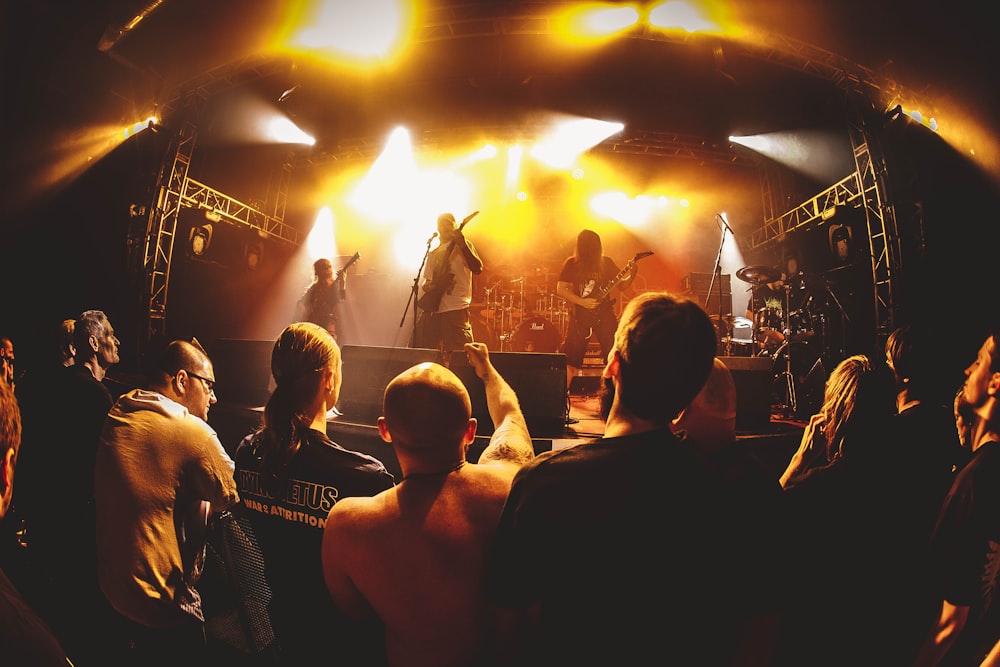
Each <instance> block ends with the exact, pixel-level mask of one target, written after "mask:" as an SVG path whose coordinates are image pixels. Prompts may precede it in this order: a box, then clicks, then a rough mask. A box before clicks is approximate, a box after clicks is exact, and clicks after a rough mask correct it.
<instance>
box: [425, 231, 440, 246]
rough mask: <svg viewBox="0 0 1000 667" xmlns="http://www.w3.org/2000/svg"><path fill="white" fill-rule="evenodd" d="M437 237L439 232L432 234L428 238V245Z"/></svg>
mask: <svg viewBox="0 0 1000 667" xmlns="http://www.w3.org/2000/svg"><path fill="white" fill-rule="evenodd" d="M437 237H438V233H437V232H434V233H433V234H431V237H430V238H429V239H427V245H430V244H431V241H433V240H434V239H436V238H437Z"/></svg>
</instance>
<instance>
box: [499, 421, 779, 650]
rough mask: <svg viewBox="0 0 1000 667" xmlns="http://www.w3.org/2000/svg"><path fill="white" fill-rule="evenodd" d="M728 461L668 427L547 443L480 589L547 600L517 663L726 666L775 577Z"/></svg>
mask: <svg viewBox="0 0 1000 667" xmlns="http://www.w3.org/2000/svg"><path fill="white" fill-rule="evenodd" d="M733 465H736V464H735V463H733ZM723 469H731V468H729V464H723V463H722V462H721V461H720V460H706V459H705V458H704V457H701V456H699V455H698V454H696V453H695V452H694V451H693V448H692V447H691V446H689V445H688V444H686V443H683V442H681V441H679V440H678V439H677V437H676V436H675V435H674V434H673V433H671V432H670V431H669V429H663V430H657V431H652V432H647V433H642V434H637V435H633V436H627V437H620V438H606V439H602V440H599V441H596V442H593V443H584V444H581V445H577V446H575V447H572V448H569V449H564V450H561V451H555V452H546V453H543V454H541V455H539V456H538V457H536V458H535V459H534V460H533V461H531V462H529V463H528V464H526V465H525V466H524V467H523V468H521V470H520V471H519V472H518V474H517V476H516V478H515V479H514V483H513V486H512V488H511V492H510V495H509V497H508V500H507V503H506V505H505V507H504V511H503V514H502V516H501V520H500V524H499V527H498V532H497V536H496V542H495V550H494V553H493V556H492V560H491V563H490V567H489V571H488V574H487V591H488V594H489V596H490V597H491V599H493V600H494V601H495V602H497V603H499V604H500V605H502V606H505V607H511V608H527V607H528V606H530V605H532V604H534V603H536V602H540V603H541V628H540V630H539V632H538V634H537V641H538V643H537V644H536V645H534V646H532V647H531V648H530V649H529V650H528V651H527V653H526V655H525V656H522V657H523V659H524V660H525V661H527V662H531V663H532V664H571V663H574V662H576V663H579V664H623V665H624V664H646V663H648V662H649V660H650V656H657V658H656V662H658V663H660V664H673V663H674V662H676V663H677V664H720V661H721V660H722V657H721V656H722V655H724V654H725V652H726V649H727V648H728V647H729V646H730V642H731V640H732V639H733V633H732V631H731V628H732V627H733V624H734V623H735V622H736V621H737V620H739V619H740V618H745V615H746V614H752V613H755V612H756V611H758V610H759V609H758V608H756V607H755V604H756V603H757V602H758V601H757V600H754V599H753V596H754V594H755V592H756V591H758V590H760V589H762V588H766V587H767V586H768V585H771V584H773V583H774V582H773V580H772V579H771V577H770V576H769V575H767V574H765V573H763V572H759V571H755V568H754V567H753V564H755V563H759V562H760V561H761V559H760V558H758V557H756V556H753V557H749V555H748V554H749V550H750V549H758V548H763V547H765V546H766V545H765V543H766V538H765V537H762V536H763V535H764V534H766V533H767V532H769V531H761V532H760V533H758V535H757V537H756V538H755V539H757V540H758V541H757V542H755V543H753V544H750V545H748V544H747V543H746V540H744V539H743V537H742V536H744V535H746V534H747V533H748V532H755V531H754V529H753V528H752V527H750V526H748V525H742V526H740V525H738V522H739V521H742V520H745V519H747V518H751V519H753V518H754V517H748V513H743V512H738V511H735V510H736V507H737V506H735V505H734V503H736V502H737V501H738V499H737V498H734V494H735V495H736V496H740V492H738V491H734V490H727V489H726V484H725V482H724V480H726V479H727V475H725V474H723V473H722V470H723ZM770 488H771V495H770V497H771V498H774V497H775V496H774V487H773V486H772V487H770ZM758 506H760V505H758ZM758 518H763V517H758ZM773 519H774V517H773V515H772V516H770V517H768V519H767V521H771V520H773Z"/></svg>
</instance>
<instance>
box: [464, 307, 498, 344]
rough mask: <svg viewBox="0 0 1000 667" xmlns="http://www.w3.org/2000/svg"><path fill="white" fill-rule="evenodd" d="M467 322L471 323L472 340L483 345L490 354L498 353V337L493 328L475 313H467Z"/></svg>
mask: <svg viewBox="0 0 1000 667" xmlns="http://www.w3.org/2000/svg"><path fill="white" fill-rule="evenodd" d="M469 321H470V322H471V323H472V340H474V341H476V342H477V343H485V344H486V349H487V350H489V351H490V352H499V351H500V337H499V336H497V334H496V332H495V331H494V330H493V327H491V326H490V325H489V324H488V323H487V322H486V320H484V319H483V318H482V316H480V315H477V314H476V313H469Z"/></svg>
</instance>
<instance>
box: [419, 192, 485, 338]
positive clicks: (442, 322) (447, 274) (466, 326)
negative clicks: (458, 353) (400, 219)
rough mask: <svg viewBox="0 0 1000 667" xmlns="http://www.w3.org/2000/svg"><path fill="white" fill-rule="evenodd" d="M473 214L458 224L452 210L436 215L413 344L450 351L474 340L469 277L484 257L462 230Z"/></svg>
mask: <svg viewBox="0 0 1000 667" xmlns="http://www.w3.org/2000/svg"><path fill="white" fill-rule="evenodd" d="M476 213H478V211H476ZM476 213H473V214H472V215H469V216H467V217H466V218H465V219H464V220H463V221H462V224H461V225H459V224H457V223H456V221H455V216H454V215H452V214H451V213H442V214H441V215H439V216H438V219H437V230H438V231H437V235H438V237H439V238H438V240H439V244H438V246H437V248H435V249H434V250H432V251H430V253H428V255H427V273H426V276H427V277H426V279H425V281H424V283H423V285H422V286H421V287H422V290H421V291H422V293H421V296H420V298H419V299H418V300H417V307H419V308H420V309H421V311H422V312H421V313H420V317H419V318H418V319H417V330H416V347H427V348H436V349H441V350H445V351H449V352H452V351H455V350H462V349H464V347H465V344H466V343H471V342H473V337H472V320H471V319H470V317H469V306H470V305H471V304H472V276H473V274H475V275H479V274H480V273H482V272H483V260H481V259H480V258H479V254H478V253H477V252H476V246H474V245H473V244H472V241H470V240H469V239H467V238H465V235H464V234H462V229H463V228H464V227H465V224H466V223H467V222H468V221H469V220H471V219H472V218H473V217H474V216H475V215H476Z"/></svg>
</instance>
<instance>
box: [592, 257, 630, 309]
mask: <svg viewBox="0 0 1000 667" xmlns="http://www.w3.org/2000/svg"><path fill="white" fill-rule="evenodd" d="M631 270H632V262H629V263H628V264H626V265H625V268H623V269H622V270H621V271H619V272H618V275H616V276H615V277H614V278H612V279H611V280H609V281H608V282H607V284H605V285H604V287H602V288H601V293H600V296H599V297H598V300H599V301H603V300H604V299H606V298H608V294H610V293H611V290H613V289H614V287H615V285H617V284H618V283H619V282H621V280H622V278H624V277H625V275H626V274H627V273H628V272H629V271H631Z"/></svg>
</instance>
